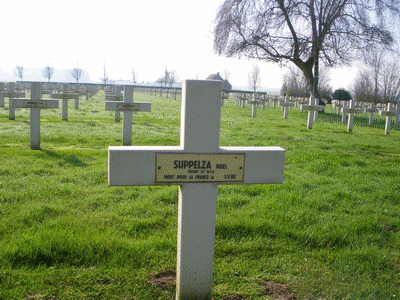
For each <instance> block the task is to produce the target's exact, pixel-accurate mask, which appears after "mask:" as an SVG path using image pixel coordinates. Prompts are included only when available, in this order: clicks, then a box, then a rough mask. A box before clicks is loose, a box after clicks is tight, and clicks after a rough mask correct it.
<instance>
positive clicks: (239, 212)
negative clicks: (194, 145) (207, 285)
mask: <svg viewBox="0 0 400 300" xmlns="http://www.w3.org/2000/svg"><path fill="white" fill-rule="evenodd" d="M134 99H135V100H136V101H146V102H149V101H150V102H151V103H152V112H151V113H137V114H135V115H134V117H133V123H134V124H133V138H132V140H133V144H134V145H179V126H180V101H175V100H172V99H165V98H159V97H158V96H157V97H156V96H149V95H146V94H135V95H134ZM225 104H226V105H225V106H223V108H222V118H221V146H229V145H230V146H280V147H282V148H284V149H286V162H285V175H284V183H283V184H281V185H247V186H243V185H220V186H219V188H218V189H219V192H218V200H217V222H216V241H215V260H214V284H213V298H214V299H224V298H225V297H227V296H228V295H241V296H242V297H243V298H244V299H272V298H270V297H269V296H268V295H267V294H266V292H265V289H264V288H263V286H262V283H263V282H264V281H276V282H280V283H285V284H288V285H289V286H290V288H291V290H292V292H293V293H295V294H296V296H297V299H311V298H316V299H394V298H395V296H394V295H396V297H399V296H400V232H399V230H400V203H399V202H400V184H399V182H400V142H399V141H400V131H399V130H398V128H397V127H395V126H392V129H393V130H392V131H391V133H390V135H388V136H385V135H384V127H382V128H374V127H369V126H365V125H360V126H357V125H355V126H354V128H353V133H347V132H346V129H347V127H346V125H344V124H341V123H340V121H339V122H336V121H334V120H336V119H339V118H340V117H339V116H337V115H335V114H334V113H333V111H331V110H330V109H328V110H327V111H326V113H325V114H320V117H319V118H320V120H319V121H318V122H315V123H314V126H313V129H312V130H307V126H306V124H307V114H306V113H301V112H300V111H299V110H297V109H293V110H290V112H289V118H288V119H287V120H283V118H282V117H283V113H282V111H281V110H280V109H275V110H272V109H271V108H266V109H265V110H264V111H263V110H261V109H258V110H257V117H256V118H251V108H250V106H248V107H246V108H245V109H242V108H240V107H239V106H237V105H236V104H235V103H234V102H233V101H230V100H229V101H225ZM7 107H8V101H7V100H6V109H3V108H0V299H7V300H8V299H51V298H50V297H53V298H54V299H174V297H175V290H174V287H173V286H172V285H169V286H168V287H167V288H166V289H160V288H158V287H156V286H153V285H152V284H151V283H150V279H151V278H152V277H154V276H155V275H157V274H159V273H161V272H165V271H174V270H175V267H176V244H177V241H176V238H177V237H176V232H177V201H178V188H177V187H176V186H162V187H160V186H158V187H108V185H107V148H108V146H111V145H122V122H121V123H115V122H114V113H113V112H106V111H104V93H103V92H102V91H101V92H99V93H98V94H96V95H95V96H94V97H93V98H91V99H90V100H84V97H81V101H80V109H79V110H75V109H74V105H73V101H70V104H69V117H68V121H62V117H61V109H58V110H42V113H41V148H42V150H40V151H32V150H30V142H29V122H30V120H29V111H28V110H27V109H17V110H16V120H15V121H9V120H8V110H7ZM375 118H376V124H378V125H379V124H384V118H383V117H380V116H376V117H375ZM366 122H368V120H367V119H366V118H365V117H363V116H357V117H356V119H355V124H357V123H360V124H364V123H366ZM383 126H384V125H383Z"/></svg>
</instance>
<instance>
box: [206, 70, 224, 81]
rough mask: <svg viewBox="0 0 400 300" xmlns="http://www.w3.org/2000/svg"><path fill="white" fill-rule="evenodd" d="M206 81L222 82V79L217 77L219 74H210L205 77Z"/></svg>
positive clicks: (219, 76)
mask: <svg viewBox="0 0 400 300" xmlns="http://www.w3.org/2000/svg"><path fill="white" fill-rule="evenodd" d="M207 80H221V81H223V80H224V79H223V78H222V77H221V75H219V72H217V74H211V75H210V76H208V77H207Z"/></svg>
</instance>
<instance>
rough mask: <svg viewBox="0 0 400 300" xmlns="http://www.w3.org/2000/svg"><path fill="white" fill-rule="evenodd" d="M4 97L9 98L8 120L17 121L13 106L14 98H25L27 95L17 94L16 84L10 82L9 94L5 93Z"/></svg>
mask: <svg viewBox="0 0 400 300" xmlns="http://www.w3.org/2000/svg"><path fill="white" fill-rule="evenodd" d="M3 96H4V97H8V119H9V120H15V108H14V107H13V105H12V102H13V98H17V97H25V93H23V92H16V91H15V82H9V83H8V92H3ZM3 99H4V98H3ZM3 101H4V100H3Z"/></svg>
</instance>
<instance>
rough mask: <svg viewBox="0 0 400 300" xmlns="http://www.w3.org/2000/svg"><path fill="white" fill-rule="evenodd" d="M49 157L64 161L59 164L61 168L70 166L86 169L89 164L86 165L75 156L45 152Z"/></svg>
mask: <svg viewBox="0 0 400 300" xmlns="http://www.w3.org/2000/svg"><path fill="white" fill-rule="evenodd" d="M43 152H45V153H46V154H47V155H48V156H49V157H51V158H54V159H57V160H62V161H63V162H59V163H58V164H59V165H60V166H63V165H64V164H70V165H72V166H74V167H86V166H87V164H86V163H84V162H83V161H82V160H81V159H79V158H78V157H76V156H75V155H68V154H66V155H60V154H57V153H55V152H53V151H48V150H43Z"/></svg>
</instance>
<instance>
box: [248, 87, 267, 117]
mask: <svg viewBox="0 0 400 300" xmlns="http://www.w3.org/2000/svg"><path fill="white" fill-rule="evenodd" d="M263 103H264V102H262V101H258V100H257V96H256V93H254V94H253V100H247V104H252V110H251V117H252V118H255V117H256V114H257V105H258V104H263Z"/></svg>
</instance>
